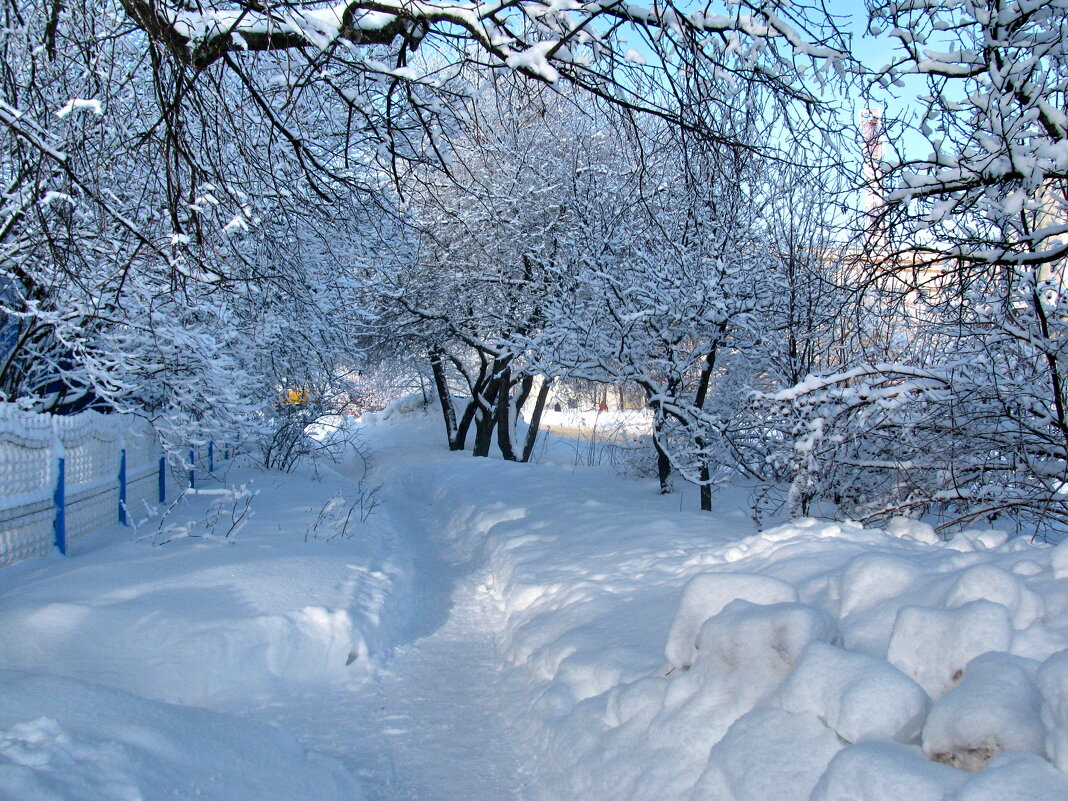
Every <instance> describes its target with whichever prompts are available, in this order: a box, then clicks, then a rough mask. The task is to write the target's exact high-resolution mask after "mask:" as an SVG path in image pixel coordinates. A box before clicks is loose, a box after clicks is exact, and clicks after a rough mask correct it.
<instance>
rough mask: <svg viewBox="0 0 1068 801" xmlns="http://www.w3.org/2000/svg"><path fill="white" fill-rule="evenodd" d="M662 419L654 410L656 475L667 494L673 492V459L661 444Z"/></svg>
mask: <svg viewBox="0 0 1068 801" xmlns="http://www.w3.org/2000/svg"><path fill="white" fill-rule="evenodd" d="M661 425H662V421H661V420H660V415H659V412H657V411H655V410H654V412H653V447H654V448H656V476H657V478H658V479H660V494H661V495H667V494H669V493H670V492H671V460H670V459H669V458H668V455H667V451H665V450H664V448H663V447H662V446H661V445H660V430H661Z"/></svg>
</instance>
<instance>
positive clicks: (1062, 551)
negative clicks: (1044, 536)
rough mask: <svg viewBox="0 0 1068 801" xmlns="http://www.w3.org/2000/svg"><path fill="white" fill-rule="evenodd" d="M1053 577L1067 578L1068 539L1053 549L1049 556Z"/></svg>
mask: <svg viewBox="0 0 1068 801" xmlns="http://www.w3.org/2000/svg"><path fill="white" fill-rule="evenodd" d="M1049 562H1050V565H1052V567H1053V577H1054V578H1059V579H1063V578H1068V539H1065V540H1064V542H1062V543H1061V544H1060V545H1058V546H1057V547H1056V548H1054V549H1053V551H1052V552H1051V553H1050V557H1049Z"/></svg>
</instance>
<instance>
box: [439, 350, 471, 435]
mask: <svg viewBox="0 0 1068 801" xmlns="http://www.w3.org/2000/svg"><path fill="white" fill-rule="evenodd" d="M442 359H443V356H442V353H441V351H440V350H435V351H433V352H432V353H431V354H430V369H431V370H432V371H433V373H434V387H435V388H436V389H437V393H438V401H439V402H440V403H441V416H442V417H443V418H444V420H445V436H446V437H447V438H448V440H449V450H450V451H460V450H463V447H464V440H465V439H466V436H465V437H462V438H461V437H460V436H459V433H460V432H459V428H458V427H457V425H456V407H455V406H453V402H452V394H451V393H450V392H449V382H448V379H447V377H446V375H445V364H444V362H443V361H442ZM464 433H465V435H466V433H467V430H466V427H465V429H464Z"/></svg>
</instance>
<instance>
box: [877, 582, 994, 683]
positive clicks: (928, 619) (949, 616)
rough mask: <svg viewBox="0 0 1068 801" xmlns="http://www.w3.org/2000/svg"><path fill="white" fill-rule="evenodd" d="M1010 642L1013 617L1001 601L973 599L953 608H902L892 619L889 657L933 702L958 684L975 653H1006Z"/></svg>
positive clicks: (977, 654) (975, 655) (891, 662)
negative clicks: (997, 602)
mask: <svg viewBox="0 0 1068 801" xmlns="http://www.w3.org/2000/svg"><path fill="white" fill-rule="evenodd" d="M1011 643H1012V621H1011V620H1010V618H1009V612H1008V610H1007V609H1006V608H1005V607H1004V606H1002V605H1001V604H996V603H991V602H990V601H971V602H970V603H966V604H964V605H962V606H959V607H957V608H956V609H930V608H927V607H922V606H906V607H903V608H902V609H901V611H900V612H898V615H897V621H896V622H895V623H894V631H893V634H892V635H891V637H890V646H889V650H888V651H887V659H888V660H889V661H890V664H892V665H894V667H896V668H898V669H899V670H901V672H903V673H904V674H905V675H907V676H911V677H912V678H914V679H915V680H916V681H917V682H918V683H919V685H920V686H921V687H923V689H924V690H926V691H927V694H928V695H930V696H931V698H934V699H936V700H937V699H938V698H941V697H942V695H944V694H945V692H946V691H947V690H949V689H950V688H952V687H954V686H956V684H957V682H958V681H960V679H961V677H962V676H963V675H964V667H965V665H967V664H968V662H970V661H971V660H972V659H973V658H974V657H977V656H979V655H980V654H983V653H986V652H987V651H1008V650H1009V647H1010V645H1011Z"/></svg>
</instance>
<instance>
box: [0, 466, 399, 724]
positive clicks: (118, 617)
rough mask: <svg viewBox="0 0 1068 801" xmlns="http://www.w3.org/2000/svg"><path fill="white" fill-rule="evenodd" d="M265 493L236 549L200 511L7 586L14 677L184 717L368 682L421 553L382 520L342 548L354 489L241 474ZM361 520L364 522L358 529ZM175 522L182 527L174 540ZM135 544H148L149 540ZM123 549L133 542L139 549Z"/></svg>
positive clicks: (1, 632)
mask: <svg viewBox="0 0 1068 801" xmlns="http://www.w3.org/2000/svg"><path fill="white" fill-rule="evenodd" d="M228 480H229V481H230V482H231V483H246V482H251V484H250V486H251V487H252V488H254V489H261V490H262V491H261V492H260V494H259V495H258V496H257V497H256V498H255V499H254V500H253V502H252V506H251V511H252V513H253V517H252V518H251V523H250V525H249V526H248V527H247V528H245V529H244V531H243V532H242V533H241V534H240V535H239V537H238V538H237V539H236V540H235V539H233V538H231V539H226V538H223V537H216V536H214V535H212V533H211V532H210V531H208V530H205V522H204V508H203V507H204V505H205V504H207V503H209V502H210V501H211V500H212V499H213V498H217V497H219V496H212V495H205V496H199V495H198V496H191V498H190V499H189V500H188V501H183V502H182V504H180V505H179V506H177V507H176V508H175V509H174V510H173V511H172V513H171V516H170V523H174V524H176V525H177V524H178V523H179V522H181V525H180V526H178V528H179V529H180V530H181V531H182V532H183V533H186V534H188V536H181V537H179V538H176V539H173V540H171V541H169V542H167V544H165V545H155V546H153V545H152V544H151V541H152V540H153V539H155V540H156V541H157V542H159V541H161V540H164V539H166V538H167V536H165V535H164V536H158V537H157V536H156V535H155V531H156V529H157V528H158V527H159V525H160V522H159V520H158V519H157V520H149V521H146V522H144V523H143V524H142V526H141V529H140V532H139V534H140V536H141V538H142V539H143V540H144V541H133V542H131V541H129V537H130V536H131V535H130V534H129V533H120V532H121V530H119V532H109V533H108V535H107V537H106V538H101V539H102V540H103V539H107V538H110V539H112V540H114V539H118V538H119V537H121V538H122V539H119V541H118V542H117V543H114V544H112V545H111V546H110V547H106V548H99V549H97V550H91V551H89V552H87V553H81V554H75V555H73V556H72V557H71V558H69V559H67V560H62V561H46V560H33V561H31V562H27V563H26V564H25V565H17V566H15V567H14V568H13V569H12V570H5V571H3V572H2V573H0V668H9V669H18V670H24V671H34V672H41V673H49V674H53V675H61V676H69V677H73V678H79V679H83V680H86V681H91V682H95V683H98V684H103V685H107V686H110V687H115V688H118V689H122V690H125V691H127V692H131V693H135V694H137V695H140V696H143V697H145V698H152V699H156V700H161V701H168V702H171V703H182V704H191V705H196V706H204V707H216V708H218V707H222V706H226V705H236V706H240V705H242V704H249V703H255V702H257V701H258V700H260V699H263V698H267V697H270V696H271V695H272V694H273V693H276V692H278V691H279V690H280V689H282V688H290V687H293V686H299V685H309V686H312V685H315V686H317V685H322V684H324V683H330V682H344V681H346V680H348V679H350V678H355V677H361V676H363V675H366V671H367V670H370V669H371V668H372V666H373V665H372V663H373V662H374V659H375V658H376V657H377V656H379V655H381V654H382V653H383V652H384V651H386V650H387V648H388V644H389V643H390V642H392V641H393V640H394V639H395V637H396V635H395V632H394V631H393V630H392V629H395V628H396V627H397V626H398V625H399V617H400V616H401V615H402V614H403V607H404V603H405V601H404V599H405V596H406V595H407V593H408V585H409V583H410V581H411V577H410V559H411V557H410V554H406V553H405V551H404V549H403V548H402V547H401V541H400V540H399V539H398V537H397V534H396V532H394V531H393V530H392V529H391V528H390V527H389V525H388V521H385V520H384V519H382V518H377V519H376V518H372V519H371V520H370V521H369V522H368V524H366V525H363V526H361V525H360V524H359V523H358V522H357V523H356V524H355V525H353V526H352V531H351V532H346V534H345V536H340V534H339V532H338V531H335V530H333V529H331V528H330V526H329V525H325V524H320V525H318V527H316V520H317V519H318V517H319V516H320V513H321V512H322V510H323V509H324V508H326V507H328V506H329V505H330V503H331V500H332V499H333V498H336V497H344V496H345V494H346V493H349V494H351V493H352V488H351V485H350V483H349V482H348V481H347V480H345V479H343V478H342V477H341V476H339V475H336V474H330V473H323V472H322V470H321V469H320V475H319V477H318V480H316V479H315V476H314V473H313V471H312V470H311V469H310V468H309V469H307V470H306V471H305V472H303V473H295V474H287V475H284V476H283V475H276V474H257V473H255V472H253V471H248V472H246V473H242V472H236V473H232V474H231V475H230V476H229V477H228ZM357 521H358V518H357ZM170 523H167V524H166V525H170ZM133 536H138V534H137V533H135V534H134V535H133ZM123 540H126V541H125V542H124V541H123Z"/></svg>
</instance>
